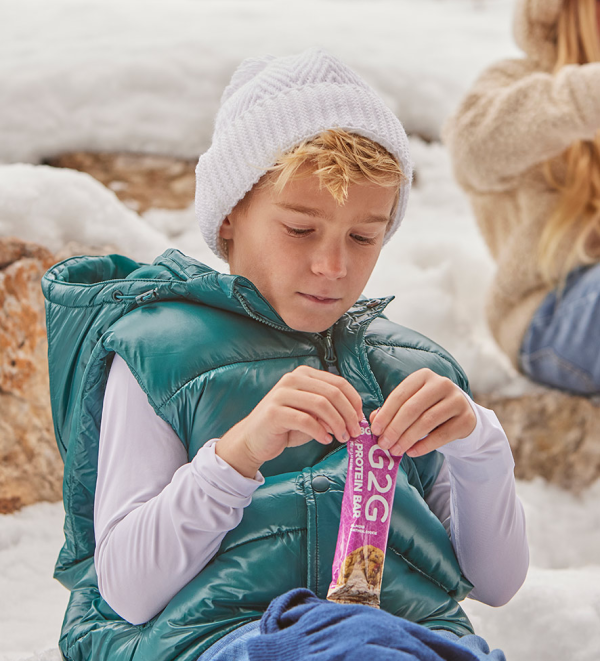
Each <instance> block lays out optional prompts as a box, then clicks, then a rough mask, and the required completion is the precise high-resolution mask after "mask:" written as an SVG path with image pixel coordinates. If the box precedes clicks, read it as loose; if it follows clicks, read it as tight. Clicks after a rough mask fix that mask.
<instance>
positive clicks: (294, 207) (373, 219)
mask: <svg viewBox="0 0 600 661" xmlns="http://www.w3.org/2000/svg"><path fill="white" fill-rule="evenodd" d="M275 206H278V207H280V208H282V209H287V210H288V211H296V212H298V213H303V214H304V215H305V216H312V217H314V218H325V219H327V220H331V219H330V217H329V216H328V215H327V214H324V213H323V212H322V211H321V210H320V209H313V208H312V207H305V206H303V205H301V204H289V203H288V202H275ZM388 221H389V218H386V217H385V216H375V215H371V216H367V217H366V218H363V219H362V220H361V221H360V222H361V223H387V222H388Z"/></svg>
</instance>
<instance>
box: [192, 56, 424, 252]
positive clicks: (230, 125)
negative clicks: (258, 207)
mask: <svg viewBox="0 0 600 661" xmlns="http://www.w3.org/2000/svg"><path fill="white" fill-rule="evenodd" d="M331 128H342V129H345V130H346V131H349V132H353V133H358V134H360V135H363V136H365V137H367V138H370V139H371V140H374V141H375V142H377V143H379V144H380V145H382V146H383V147H385V148H386V149H387V150H388V151H389V152H390V153H391V154H392V155H393V156H395V157H396V158H397V159H398V162H399V163H400V167H401V169H402V172H403V173H404V175H405V176H406V177H407V182H405V183H404V184H403V185H402V186H401V189H400V199H399V202H398V208H397V211H396V216H395V218H394V221H393V223H392V225H391V226H390V228H389V230H388V231H387V233H386V235H385V238H384V245H385V243H387V241H388V240H389V239H390V237H391V236H392V234H393V233H394V232H395V231H396V230H397V229H398V227H399V225H400V222H401V220H402V218H403V217H404V213H405V211H406V203H407V201H408V194H409V191H410V185H411V181H412V163H411V159H410V155H409V150H408V140H407V137H406V133H405V132H404V128H403V127H402V124H401V123H400V121H399V120H398V118H397V117H396V116H395V115H394V113H393V112H392V111H391V110H390V109H389V108H388V107H387V106H386V105H385V104H384V103H383V101H382V99H381V98H380V97H379V95H378V94H377V93H376V92H375V91H374V90H373V89H372V88H371V87H370V86H369V85H368V84H367V83H366V82H365V81H364V80H363V79H362V78H360V76H358V75H357V74H356V73H355V72H354V71H352V69H350V68H349V67H347V66H346V65H345V64H344V63H343V62H341V61H340V60H338V59H337V58H336V57H334V56H333V55H332V54H331V53H329V52H328V51H327V50H325V49H323V48H309V49H307V50H305V51H303V52H301V53H299V54H297V55H289V56H284V57H275V56H274V55H264V56H262V57H249V58H246V59H245V60H243V61H242V63H241V64H240V65H239V66H238V68H237V69H236V70H235V72H234V74H233V76H232V78H231V81H230V83H229V85H228V86H227V87H226V88H225V90H224V92H223V95H222V97H221V104H220V107H219V110H218V112H217V115H216V118H215V125H214V131H213V136H212V144H211V146H210V148H209V149H208V150H207V151H206V152H205V153H204V154H202V156H200V159H199V160H198V165H197V166H196V203H195V206H196V217H197V218H198V222H199V224H200V230H201V231H202V234H203V236H204V239H205V240H206V242H207V244H208V245H209V246H210V248H211V250H212V251H213V252H214V253H215V254H216V255H217V256H218V257H220V258H221V259H226V258H225V256H224V255H223V253H222V252H221V245H220V242H219V240H218V237H219V228H220V227H221V223H222V222H223V220H224V218H225V217H226V216H227V214H228V213H229V212H230V211H231V210H232V209H233V208H234V207H235V205H236V204H237V203H238V202H239V201H240V200H241V199H242V198H243V197H244V195H245V194H246V193H247V192H248V191H249V190H250V189H251V188H252V186H254V184H255V183H256V182H257V181H258V180H259V179H260V178H261V177H262V176H263V174H265V172H266V171H267V169H268V168H269V167H271V166H272V165H274V163H275V162H276V158H277V154H278V152H282V153H284V152H287V151H288V150H289V149H291V148H292V147H294V146H295V145H297V144H298V143H299V142H301V141H302V140H305V139H308V138H312V137H315V136H317V135H319V134H320V133H321V132H322V131H325V130H327V129H331Z"/></svg>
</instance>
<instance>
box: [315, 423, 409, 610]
mask: <svg viewBox="0 0 600 661" xmlns="http://www.w3.org/2000/svg"><path fill="white" fill-rule="evenodd" d="M360 427H361V430H362V433H361V435H360V436H359V437H358V438H351V439H350V440H349V441H348V444H347V445H348V475H347V477H346V486H345V487H344V496H343V498H342V514H341V518H340V529H339V532H338V539H337V546H336V549H335V556H334V558H333V568H332V580H331V584H330V586H329V591H328V592H327V599H329V600H330V601H336V602H338V603H342V604H366V605H368V606H374V607H375V608H379V595H380V592H381V577H382V576H383V564H384V561H385V549H386V547H387V539H388V533H389V530H390V519H391V514H392V504H393V502H394V490H395V486H396V478H397V476H398V466H399V465H400V461H401V459H402V456H397V457H395V456H393V455H391V454H390V452H389V450H382V449H381V448H380V447H379V446H378V445H377V436H373V435H372V434H371V428H370V426H369V423H368V422H367V420H366V419H365V418H363V420H362V422H361V423H360Z"/></svg>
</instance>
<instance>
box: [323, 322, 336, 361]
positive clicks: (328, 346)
mask: <svg viewBox="0 0 600 661" xmlns="http://www.w3.org/2000/svg"><path fill="white" fill-rule="evenodd" d="M332 335H333V328H328V329H327V335H325V362H326V363H327V367H328V368H329V366H330V365H335V364H336V362H337V361H336V357H335V350H334V348H333V338H332Z"/></svg>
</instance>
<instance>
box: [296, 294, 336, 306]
mask: <svg viewBox="0 0 600 661" xmlns="http://www.w3.org/2000/svg"><path fill="white" fill-rule="evenodd" d="M298 293H299V294H300V295H301V296H304V297H305V298H308V300H309V301H314V302H315V303H326V304H331V303H336V302H337V301H339V300H341V299H339V298H326V297H325V296H313V295H312V294H303V293H302V292H298Z"/></svg>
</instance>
